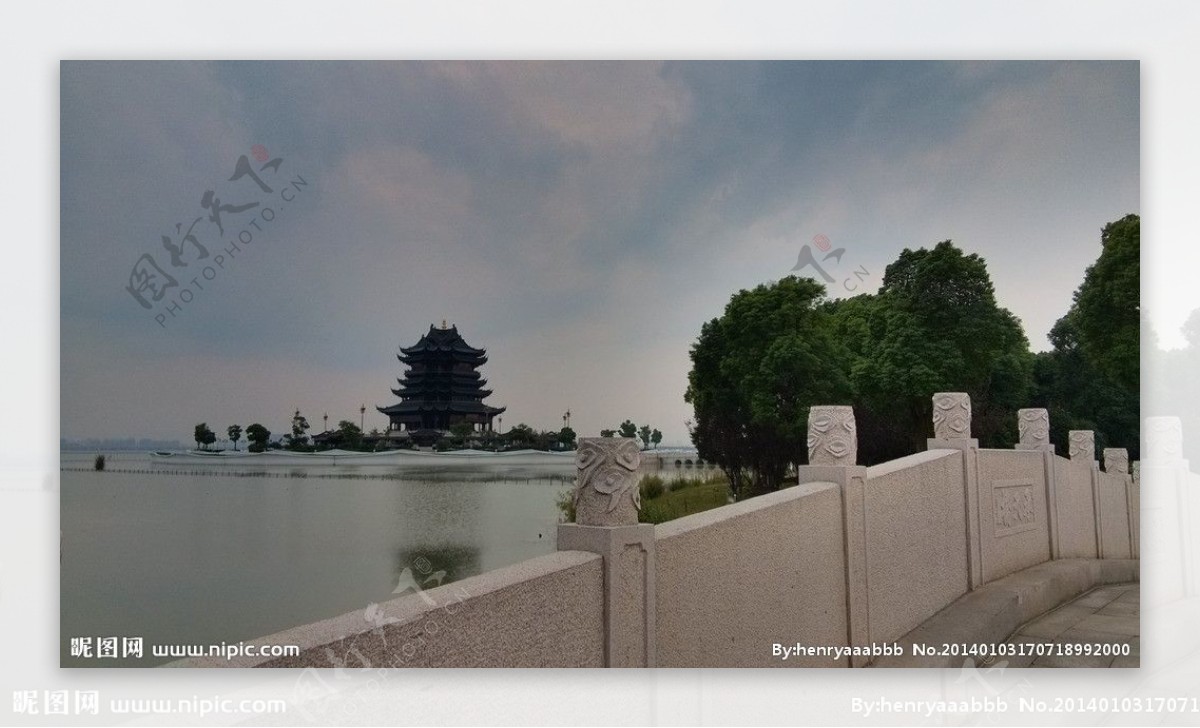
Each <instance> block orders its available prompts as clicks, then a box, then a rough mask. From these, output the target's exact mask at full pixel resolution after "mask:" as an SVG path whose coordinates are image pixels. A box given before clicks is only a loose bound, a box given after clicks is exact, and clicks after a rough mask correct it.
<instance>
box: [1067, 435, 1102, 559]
mask: <svg viewBox="0 0 1200 728" xmlns="http://www.w3.org/2000/svg"><path fill="white" fill-rule="evenodd" d="M1067 440H1068V452H1069V454H1070V456H1071V462H1072V463H1084V464H1086V465H1087V466H1088V468H1089V472H1090V477H1091V479H1092V512H1093V518H1095V520H1096V558H1098V559H1099V558H1103V557H1104V521H1103V519H1102V518H1101V505H1100V468H1099V466H1098V465H1097V463H1096V433H1095V432H1093V431H1091V430H1071V431H1070V432H1068V433H1067Z"/></svg>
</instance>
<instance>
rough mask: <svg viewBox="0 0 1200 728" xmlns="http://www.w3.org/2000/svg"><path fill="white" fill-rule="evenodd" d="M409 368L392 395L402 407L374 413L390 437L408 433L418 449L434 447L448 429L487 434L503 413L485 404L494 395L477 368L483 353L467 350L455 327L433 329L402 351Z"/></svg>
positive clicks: (484, 354) (381, 408)
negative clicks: (465, 427) (462, 426)
mask: <svg viewBox="0 0 1200 728" xmlns="http://www.w3.org/2000/svg"><path fill="white" fill-rule="evenodd" d="M397 358H398V359H399V360H400V362H401V363H402V364H404V365H405V366H407V367H408V369H407V370H406V371H405V372H404V376H403V377H401V378H400V379H398V380H397V381H398V382H399V383H400V387H399V388H398V389H393V390H392V393H393V394H395V395H396V396H397V397H399V398H400V402H398V403H397V404H394V405H392V406H390V407H376V409H378V410H379V411H380V412H382V413H383V414H385V415H387V416H388V431H389V433H391V432H395V431H403V432H406V433H408V435H409V437H411V438H412V441H413V442H415V443H417V444H419V445H429V444H432V443H433V442H435V441H437V440H438V439H439V438H441V437H442V436H443V435H445V434H446V432H447V431H448V430H449V429H450V427H451V426H452V425H456V424H459V423H462V422H469V423H471V424H472V425H473V426H474V428H473V429H474V430H475V431H477V432H483V431H490V430H491V429H492V418H493V417H496V416H497V415H500V414H502V413H503V412H504V408H503V407H490V406H488V405H486V404H484V403H483V400H484V399H485V398H486V397H487V396H488V395H490V394H491V393H492V390H490V389H485V388H484V385H485V384H487V380H486V379H483V378H482V377H481V376H480V374H479V367H481V366H483V365H484V364H485V363H486V362H487V352H486V351H485V350H483V349H476V348H474V347H473V346H470V345H469V344H467V342H466V341H464V340H463V338H462V336H461V335H460V334H459V333H458V327H456V326H450V327H447V326H446V322H445V321H443V322H442V327H441V328H440V329H439V328H436V327H434V326H433V325H432V324H431V325H430V326H429V331H428V332H426V333H425V335H424V336H422V337H421V339H420V341H418V342H417V343H416V344H414V345H413V346H409V347H402V348H401V349H400V354H399V355H398V356H397Z"/></svg>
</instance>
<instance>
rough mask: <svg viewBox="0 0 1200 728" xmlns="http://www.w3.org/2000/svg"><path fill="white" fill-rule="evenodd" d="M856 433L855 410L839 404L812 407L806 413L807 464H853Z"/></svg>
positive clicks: (856, 447) (856, 446)
mask: <svg viewBox="0 0 1200 728" xmlns="http://www.w3.org/2000/svg"><path fill="white" fill-rule="evenodd" d="M857 458H858V430H857V426H856V425H855V422H854V408H853V407H845V406H839V405H824V406H817V407H812V408H811V409H809V412H808V464H809V465H840V466H845V465H855V464H856V463H855V460H856V459H857Z"/></svg>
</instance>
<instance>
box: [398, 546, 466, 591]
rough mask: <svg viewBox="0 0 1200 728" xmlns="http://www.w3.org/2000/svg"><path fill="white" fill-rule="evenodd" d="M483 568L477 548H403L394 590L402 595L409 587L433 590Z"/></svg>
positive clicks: (414, 589) (399, 556)
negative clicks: (480, 566) (480, 565)
mask: <svg viewBox="0 0 1200 728" xmlns="http://www.w3.org/2000/svg"><path fill="white" fill-rule="evenodd" d="M481 571H482V569H480V568H479V548H478V547H474V546H422V547H419V548H415V549H402V550H401V551H399V552H398V553H397V557H396V579H397V584H396V589H395V590H394V591H393V593H394V594H403V593H405V592H406V591H408V590H409V589H412V590H413V591H416V590H418V589H432V588H433V587H436V586H441V585H442V584H447V583H450V582H452V581H458V580H459V579H462V578H464V577H468V576H474V575H475V574H478V573H480V572H481ZM410 579H411V580H412V581H411V583H410V581H409V580H410ZM414 584H415V588H413V585H414Z"/></svg>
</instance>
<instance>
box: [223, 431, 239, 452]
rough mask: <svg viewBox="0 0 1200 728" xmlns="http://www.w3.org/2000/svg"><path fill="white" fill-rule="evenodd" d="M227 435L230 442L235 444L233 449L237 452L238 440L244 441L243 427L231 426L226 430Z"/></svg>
mask: <svg viewBox="0 0 1200 728" xmlns="http://www.w3.org/2000/svg"><path fill="white" fill-rule="evenodd" d="M225 434H227V435H229V440H230V441H231V442H232V443H233V449H234V451H235V452H236V451H237V444H238V440H240V439H242V426H241V425H230V426H229V427H228V428H226V430H225Z"/></svg>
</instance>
